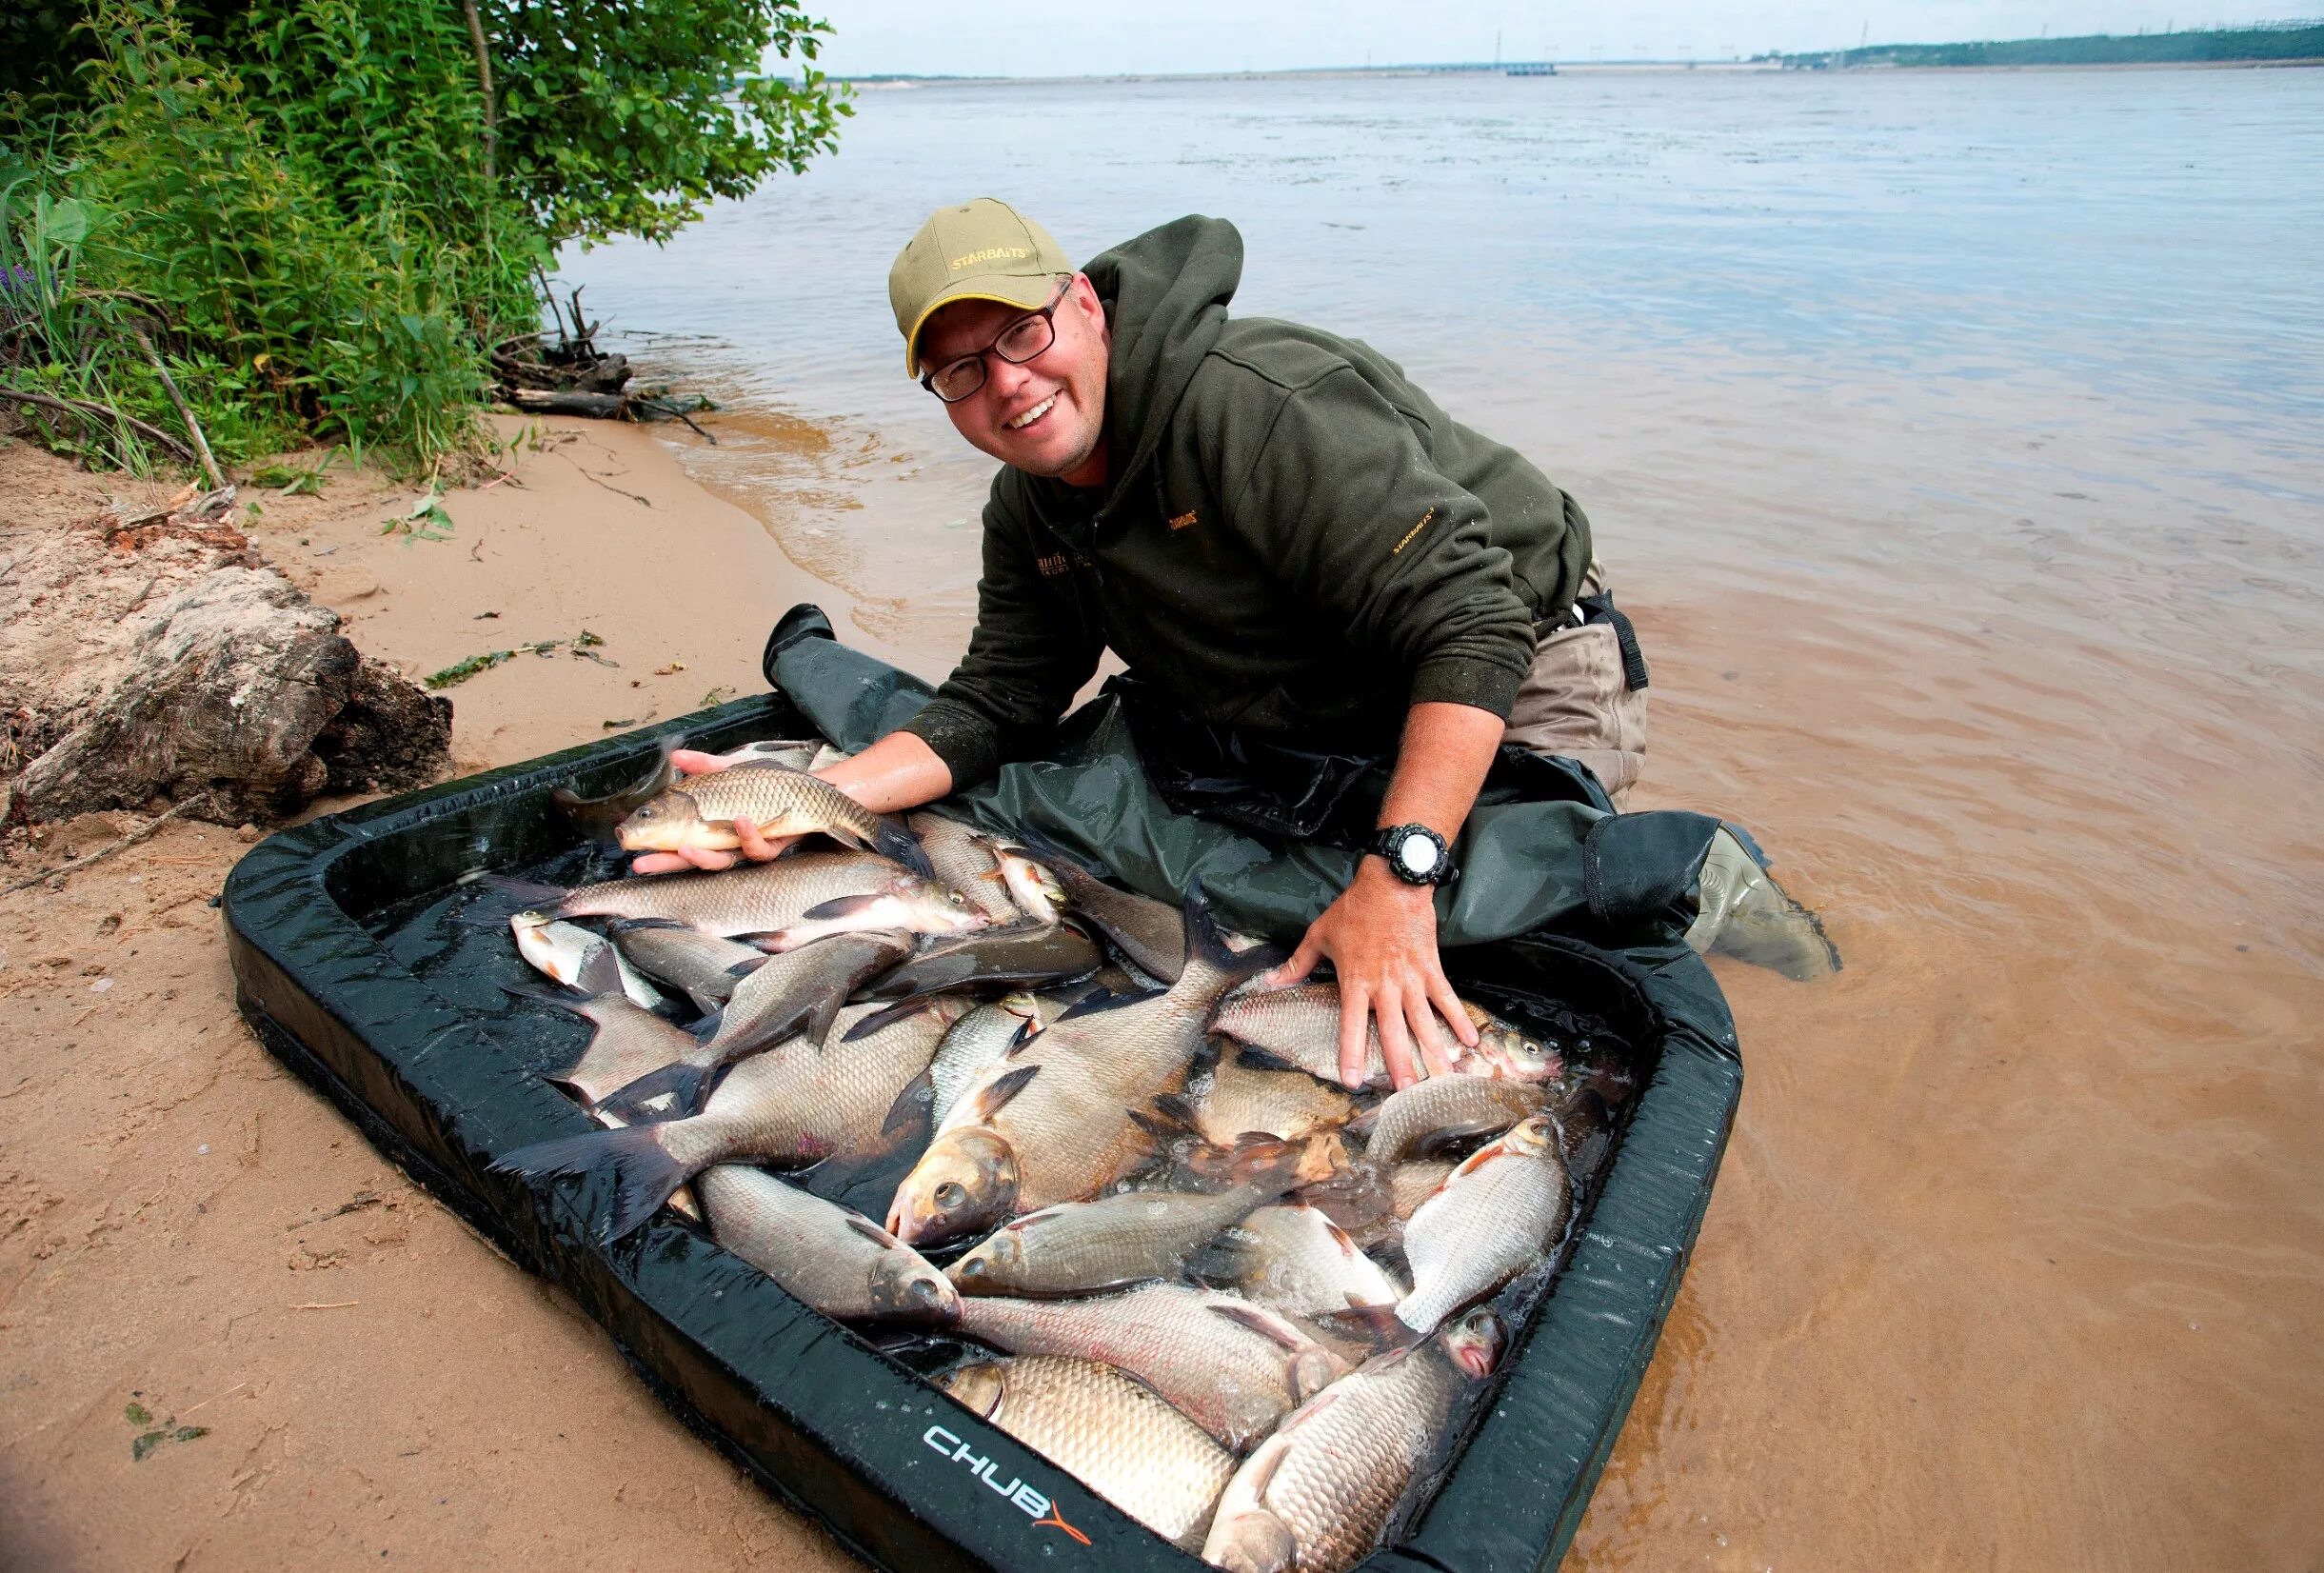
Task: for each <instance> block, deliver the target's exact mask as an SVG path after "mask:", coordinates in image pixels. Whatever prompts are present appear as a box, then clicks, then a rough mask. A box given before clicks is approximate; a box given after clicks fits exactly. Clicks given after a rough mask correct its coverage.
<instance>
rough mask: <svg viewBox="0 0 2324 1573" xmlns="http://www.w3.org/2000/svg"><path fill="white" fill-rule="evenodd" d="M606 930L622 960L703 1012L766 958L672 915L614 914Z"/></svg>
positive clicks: (731, 992) (727, 996)
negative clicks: (668, 987) (655, 916)
mask: <svg viewBox="0 0 2324 1573" xmlns="http://www.w3.org/2000/svg"><path fill="white" fill-rule="evenodd" d="M606 935H607V936H608V937H609V938H610V939H611V940H612V941H613V946H614V948H615V949H616V950H618V951H620V952H621V955H622V959H623V960H624V961H626V962H628V963H629V964H630V965H631V966H634V967H636V968H637V969H638V970H639V971H641V972H643V973H645V974H646V976H648V977H651V978H654V979H657V980H659V981H660V982H662V983H665V984H667V985H668V986H670V987H672V988H675V989H678V990H679V991H681V992H682V993H684V994H685V997H686V998H687V999H689V1000H692V1001H693V1002H694V1005H695V1006H696V1008H698V1009H700V1010H701V1011H702V1012H703V1013H704V1014H705V1015H707V1014H708V1013H709V1012H711V1011H713V1010H716V1009H717V1008H718V1007H719V1006H723V1005H725V1003H726V1002H727V1001H728V1000H729V999H732V998H733V997H734V986H735V985H736V984H739V983H741V982H742V981H743V979H744V978H745V977H747V976H748V975H749V974H750V973H752V972H754V971H756V970H757V969H758V968H759V967H760V966H764V965H765V962H766V960H767V956H766V952H765V951H764V950H760V949H757V948H755V947H753V946H747V945H744V944H742V943H740V942H739V941H735V940H729V939H722V938H720V937H719V936H718V935H716V934H705V933H704V932H703V931H702V930H701V929H699V928H695V927H692V926H688V925H686V924H683V923H676V922H673V921H672V920H670V919H668V918H616V919H614V920H613V921H611V922H610V923H608V924H606Z"/></svg>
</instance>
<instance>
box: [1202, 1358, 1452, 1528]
mask: <svg viewBox="0 0 2324 1573" xmlns="http://www.w3.org/2000/svg"><path fill="white" fill-rule="evenodd" d="M1448 1336H1450V1335H1448ZM1442 1342H1443V1341H1442V1340H1431V1341H1430V1342H1429V1343H1427V1344H1420V1345H1419V1346H1417V1347H1413V1348H1407V1349H1398V1350H1395V1351H1393V1352H1391V1353H1389V1354H1385V1355H1381V1356H1380V1357H1379V1358H1378V1359H1376V1360H1372V1361H1369V1362H1367V1363H1366V1364H1364V1365H1363V1366H1362V1368H1361V1369H1360V1370H1358V1371H1356V1372H1355V1373H1354V1374H1353V1375H1351V1376H1348V1377H1345V1378H1343V1379H1341V1381H1339V1382H1336V1383H1334V1384H1332V1385H1331V1386H1330V1387H1329V1388H1327V1389H1326V1390H1325V1391H1324V1392H1323V1393H1322V1394H1321V1396H1319V1397H1317V1398H1314V1399H1311V1400H1309V1401H1308V1402H1307V1403H1306V1404H1302V1405H1301V1407H1300V1409H1299V1411H1298V1412H1297V1413H1296V1414H1294V1415H1293V1416H1292V1417H1291V1418H1290V1419H1289V1420H1287V1421H1285V1422H1284V1423H1283V1426H1282V1429H1281V1430H1280V1431H1278V1432H1277V1433H1276V1434H1275V1435H1274V1436H1272V1437H1270V1438H1268V1439H1267V1441H1266V1442H1265V1443H1264V1444H1261V1447H1260V1448H1259V1449H1258V1451H1256V1452H1254V1453H1253V1454H1252V1455H1251V1456H1250V1457H1249V1458H1248V1459H1246V1460H1244V1461H1243V1463H1242V1465H1241V1467H1240V1468H1239V1469H1237V1470H1236V1472H1235V1478H1234V1479H1233V1480H1232V1481H1231V1482H1229V1483H1228V1484H1227V1487H1226V1491H1225V1493H1224V1494H1223V1496H1222V1498H1221V1499H1220V1503H1219V1507H1218V1515H1217V1517H1216V1518H1215V1519H1214V1520H1213V1521H1212V1523H1211V1528H1210V1534H1209V1536H1208V1538H1207V1539H1205V1540H1204V1542H1203V1544H1202V1557H1203V1560H1204V1561H1206V1562H1209V1563H1213V1564H1215V1565H1217V1566H1219V1567H1222V1568H1225V1569H1227V1570H1228V1573H1292V1570H1293V1569H1295V1568H1296V1569H1297V1570H1298V1573H1341V1570H1343V1569H1346V1568H1349V1567H1353V1566H1354V1565H1355V1564H1356V1563H1359V1562H1361V1560H1362V1559H1363V1558H1364V1557H1365V1556H1367V1555H1369V1554H1370V1552H1371V1551H1372V1549H1373V1547H1374V1546H1375V1545H1376V1544H1377V1543H1379V1540H1380V1531H1381V1530H1382V1529H1383V1528H1384V1527H1386V1525H1387V1522H1388V1515H1389V1514H1390V1513H1392V1512H1394V1511H1395V1509H1396V1504H1397V1502H1398V1501H1399V1500H1400V1498H1401V1497H1402V1496H1403V1494H1404V1490H1405V1488H1406V1487H1407V1486H1408V1485H1410V1484H1411V1483H1412V1477H1413V1474H1414V1472H1415V1471H1416V1470H1418V1469H1419V1468H1420V1464H1421V1463H1424V1462H1425V1461H1426V1460H1427V1459H1428V1458H1429V1456H1430V1455H1431V1454H1432V1453H1433V1452H1434V1451H1435V1449H1436V1446H1437V1444H1438V1441H1439V1439H1440V1436H1441V1434H1442V1432H1443V1430H1444V1427H1445V1424H1446V1423H1447V1422H1448V1421H1449V1420H1450V1419H1451V1418H1452V1411H1453V1405H1454V1404H1455V1403H1456V1402H1457V1401H1458V1400H1459V1398H1460V1393H1461V1390H1462V1389H1463V1387H1465V1386H1466V1385H1467V1382H1468V1378H1467V1376H1466V1375H1465V1374H1464V1372H1463V1370H1462V1368H1461V1367H1460V1365H1459V1364H1455V1362H1454V1361H1453V1359H1451V1358H1450V1357H1449V1356H1448V1355H1447V1354H1446V1353H1445V1352H1444V1349H1443V1347H1442ZM1486 1358H1487V1359H1488V1360H1489V1359H1490V1357H1489V1356H1488V1357H1486Z"/></svg>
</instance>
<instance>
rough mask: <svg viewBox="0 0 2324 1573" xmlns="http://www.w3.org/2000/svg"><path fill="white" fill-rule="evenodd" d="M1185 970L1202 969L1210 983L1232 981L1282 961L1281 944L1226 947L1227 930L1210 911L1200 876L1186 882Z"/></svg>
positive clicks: (1207, 981) (1196, 971) (1283, 954)
mask: <svg viewBox="0 0 2324 1573" xmlns="http://www.w3.org/2000/svg"><path fill="white" fill-rule="evenodd" d="M1185 910H1186V971H1187V973H1188V974H1190V975H1191V974H1194V973H1198V972H1200V973H1202V974H1204V975H1205V979H1204V981H1205V982H1206V983H1207V984H1209V985H1210V986H1220V985H1232V984H1237V983H1240V982H1241V981H1242V980H1243V979H1245V978H1248V977H1251V976H1253V975H1254V974H1257V973H1260V972H1264V971H1266V970H1267V969H1268V968H1269V967H1272V966H1280V965H1281V962H1282V961H1283V958H1284V956H1285V954H1286V953H1285V951H1284V950H1283V947H1282V946H1280V945H1255V946H1251V948H1250V949H1248V950H1235V949H1231V948H1229V946H1227V943H1226V931H1225V930H1224V929H1222V928H1221V927H1220V926H1219V920H1218V919H1217V918H1215V917H1213V916H1212V915H1211V911H1210V898H1209V897H1208V896H1207V895H1205V894H1204V893H1203V891H1202V881H1201V880H1200V879H1196V880H1193V881H1191V882H1189V884H1188V885H1187V886H1186V908H1185Z"/></svg>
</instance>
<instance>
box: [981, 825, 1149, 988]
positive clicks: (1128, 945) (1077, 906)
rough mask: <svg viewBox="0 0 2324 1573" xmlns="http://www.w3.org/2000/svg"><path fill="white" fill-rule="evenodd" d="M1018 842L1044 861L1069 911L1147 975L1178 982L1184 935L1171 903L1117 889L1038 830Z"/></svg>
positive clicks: (1024, 834) (1022, 834) (1021, 834)
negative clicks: (1107, 940)
mask: <svg viewBox="0 0 2324 1573" xmlns="http://www.w3.org/2000/svg"><path fill="white" fill-rule="evenodd" d="M1018 839H1019V840H1021V841H1023V843H1024V845H1025V846H1026V847H1027V848H1029V849H1030V850H1031V851H1032V852H1033V853H1034V854H1035V855H1036V856H1038V857H1040V858H1041V859H1042V862H1043V866H1044V867H1046V868H1047V869H1048V870H1049V876H1050V878H1052V879H1054V880H1055V881H1056V882H1057V884H1058V886H1059V887H1060V888H1062V889H1063V891H1064V893H1065V906H1066V909H1067V910H1068V911H1070V912H1072V913H1073V914H1074V915H1075V916H1077V917H1079V918H1082V919H1083V920H1084V921H1085V922H1087V923H1088V924H1089V925H1090V926H1093V927H1095V928H1096V929H1097V930H1098V931H1099V932H1101V933H1102V934H1103V935H1104V936H1105V937H1106V938H1107V939H1109V940H1111V941H1113V942H1114V945H1115V946H1117V947H1118V948H1119V949H1120V950H1121V951H1122V954H1123V955H1124V956H1127V957H1128V958H1129V959H1130V961H1131V963H1132V964H1133V965H1134V966H1137V967H1138V969H1139V970H1140V971H1142V972H1143V973H1145V974H1146V975H1147V976H1148V977H1150V978H1154V979H1156V980H1158V981H1160V982H1162V983H1165V984H1171V983H1176V982H1178V976H1179V973H1180V971H1181V970H1182V969H1183V968H1184V966H1185V965H1186V935H1185V929H1184V928H1183V926H1182V925H1181V924H1180V922H1179V915H1178V914H1177V913H1176V912H1173V911H1172V910H1171V909H1170V905H1169V903H1167V902H1160V901H1156V900H1154V899H1153V898H1152V897H1150V896H1142V895H1139V894H1137V893H1136V892H1134V891H1129V890H1118V889H1116V888H1115V887H1114V886H1110V885H1108V884H1106V883H1105V882H1104V881H1103V880H1101V879H1099V878H1098V877H1097V876H1096V875H1095V874H1092V873H1091V872H1090V871H1089V870H1088V869H1086V868H1084V867H1083V866H1081V865H1080V864H1078V863H1076V862H1074V861H1073V859H1072V857H1071V856H1070V855H1069V854H1068V853H1067V852H1066V851H1065V849H1064V848H1063V847H1062V846H1058V845H1057V844H1056V843H1055V842H1053V841H1050V840H1049V839H1048V838H1047V837H1045V836H1043V835H1041V834H1040V833H1039V832H1037V831H1032V830H1022V831H1020V832H1019V836H1018Z"/></svg>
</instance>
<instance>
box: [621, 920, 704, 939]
mask: <svg viewBox="0 0 2324 1573" xmlns="http://www.w3.org/2000/svg"><path fill="white" fill-rule="evenodd" d="M649 928H684V929H686V930H688V931H692V930H693V928H694V926H693V925H692V924H690V923H682V922H680V921H679V920H678V919H676V918H608V919H607V920H606V933H608V934H616V935H619V934H635V933H638V932H640V931H641V930H644V929H649Z"/></svg>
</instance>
